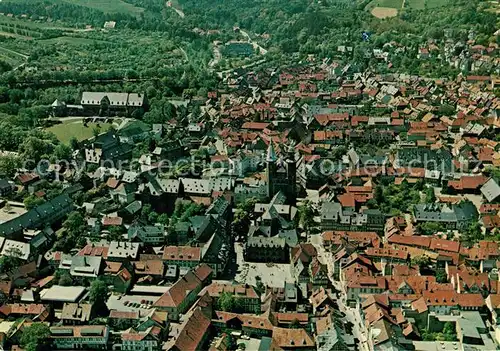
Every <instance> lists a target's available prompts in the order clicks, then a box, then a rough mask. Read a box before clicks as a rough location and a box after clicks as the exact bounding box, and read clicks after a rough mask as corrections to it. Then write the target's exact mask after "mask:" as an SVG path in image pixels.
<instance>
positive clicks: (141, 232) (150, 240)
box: [127, 225, 166, 246]
mask: <svg viewBox="0 0 500 351" xmlns="http://www.w3.org/2000/svg"><path fill="white" fill-rule="evenodd" d="M127 236H128V240H129V241H136V242H140V243H143V244H145V245H151V246H161V245H163V244H164V243H165V239H166V235H165V227H163V226H160V225H158V226H153V225H144V226H143V225H132V226H130V227H129V229H128V231H127Z"/></svg>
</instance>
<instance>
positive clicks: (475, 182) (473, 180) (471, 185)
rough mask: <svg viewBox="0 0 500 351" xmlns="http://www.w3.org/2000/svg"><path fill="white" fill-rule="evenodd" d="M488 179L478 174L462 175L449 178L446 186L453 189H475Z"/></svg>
mask: <svg viewBox="0 0 500 351" xmlns="http://www.w3.org/2000/svg"><path fill="white" fill-rule="evenodd" d="M487 180H488V178H487V177H485V176H483V175H479V176H462V177H461V178H460V179H458V180H450V181H449V182H448V186H449V187H451V188H453V189H455V190H475V189H477V188H479V187H480V186H482V185H483V184H484V183H486V181H487Z"/></svg>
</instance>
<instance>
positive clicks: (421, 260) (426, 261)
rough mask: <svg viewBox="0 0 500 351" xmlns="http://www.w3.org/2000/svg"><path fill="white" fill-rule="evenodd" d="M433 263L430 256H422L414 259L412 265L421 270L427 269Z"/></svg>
mask: <svg viewBox="0 0 500 351" xmlns="http://www.w3.org/2000/svg"><path fill="white" fill-rule="evenodd" d="M430 263H431V260H430V258H429V257H428V256H425V255H420V256H415V257H412V259H411V264H412V265H415V266H419V267H420V269H423V268H427V267H428V266H429V265H430Z"/></svg>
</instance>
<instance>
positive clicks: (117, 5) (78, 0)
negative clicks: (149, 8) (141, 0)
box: [63, 0, 144, 15]
mask: <svg viewBox="0 0 500 351" xmlns="http://www.w3.org/2000/svg"><path fill="white" fill-rule="evenodd" d="M63 1H64V2H67V3H70V4H75V5H80V6H85V7H90V8H94V9H97V10H99V11H102V12H104V13H127V14H130V15H138V14H140V13H141V12H143V11H144V9H142V8H140V7H135V6H134V5H132V4H129V3H126V2H124V1H122V0H63Z"/></svg>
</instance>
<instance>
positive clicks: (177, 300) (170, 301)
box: [153, 271, 201, 307]
mask: <svg viewBox="0 0 500 351" xmlns="http://www.w3.org/2000/svg"><path fill="white" fill-rule="evenodd" d="M200 284H201V281H200V280H199V279H198V278H197V277H196V275H195V274H194V273H193V272H192V271H189V272H188V273H187V274H186V275H184V276H183V277H182V278H180V279H179V280H178V281H176V282H175V283H174V285H172V286H171V287H170V289H169V290H168V291H167V292H166V293H164V294H163V295H162V296H161V297H160V298H159V299H158V300H157V301H156V302H155V303H154V305H153V306H155V307H178V306H180V304H181V303H182V302H183V301H184V299H185V298H186V296H187V295H188V294H189V293H190V292H191V291H192V290H195V289H196V288H197V287H198V286H199V285H200Z"/></svg>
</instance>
